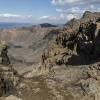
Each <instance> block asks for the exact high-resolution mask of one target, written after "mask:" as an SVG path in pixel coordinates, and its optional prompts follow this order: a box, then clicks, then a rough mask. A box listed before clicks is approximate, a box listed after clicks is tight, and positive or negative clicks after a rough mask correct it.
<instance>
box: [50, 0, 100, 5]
mask: <svg viewBox="0 0 100 100" xmlns="http://www.w3.org/2000/svg"><path fill="white" fill-rule="evenodd" d="M85 3H88V4H94V3H96V4H98V3H100V0H52V1H51V4H52V5H68V4H71V5H74V4H85Z"/></svg>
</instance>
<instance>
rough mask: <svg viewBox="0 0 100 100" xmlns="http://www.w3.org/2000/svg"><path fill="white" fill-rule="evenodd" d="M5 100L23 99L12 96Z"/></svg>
mask: <svg viewBox="0 0 100 100" xmlns="http://www.w3.org/2000/svg"><path fill="white" fill-rule="evenodd" d="M5 100H22V99H21V98H18V97H16V96H14V95H10V96H8V97H6V99H5Z"/></svg>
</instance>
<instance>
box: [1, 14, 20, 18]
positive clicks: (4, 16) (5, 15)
mask: <svg viewBox="0 0 100 100" xmlns="http://www.w3.org/2000/svg"><path fill="white" fill-rule="evenodd" d="M0 17H3V18H11V17H14V18H20V17H21V15H15V14H0Z"/></svg>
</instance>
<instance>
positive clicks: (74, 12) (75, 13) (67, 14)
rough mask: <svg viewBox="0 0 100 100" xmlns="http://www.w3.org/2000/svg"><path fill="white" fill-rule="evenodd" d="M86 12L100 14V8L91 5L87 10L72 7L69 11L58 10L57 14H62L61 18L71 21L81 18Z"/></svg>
mask: <svg viewBox="0 0 100 100" xmlns="http://www.w3.org/2000/svg"><path fill="white" fill-rule="evenodd" d="M85 11H92V12H100V7H96V6H94V5H89V6H88V7H87V8H79V7H72V8H69V9H62V8H60V9H56V12H58V13H60V15H59V16H60V18H61V19H62V18H63V19H65V20H70V19H72V18H81V16H82V15H83V13H84V12H85ZM61 16H62V17H61Z"/></svg>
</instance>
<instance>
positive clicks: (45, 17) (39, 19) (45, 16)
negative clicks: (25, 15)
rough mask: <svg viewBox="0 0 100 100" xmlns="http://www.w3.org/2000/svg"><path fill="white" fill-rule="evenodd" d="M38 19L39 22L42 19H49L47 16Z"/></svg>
mask: <svg viewBox="0 0 100 100" xmlns="http://www.w3.org/2000/svg"><path fill="white" fill-rule="evenodd" d="M38 19H39V20H42V19H49V16H42V17H39V18H38Z"/></svg>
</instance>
